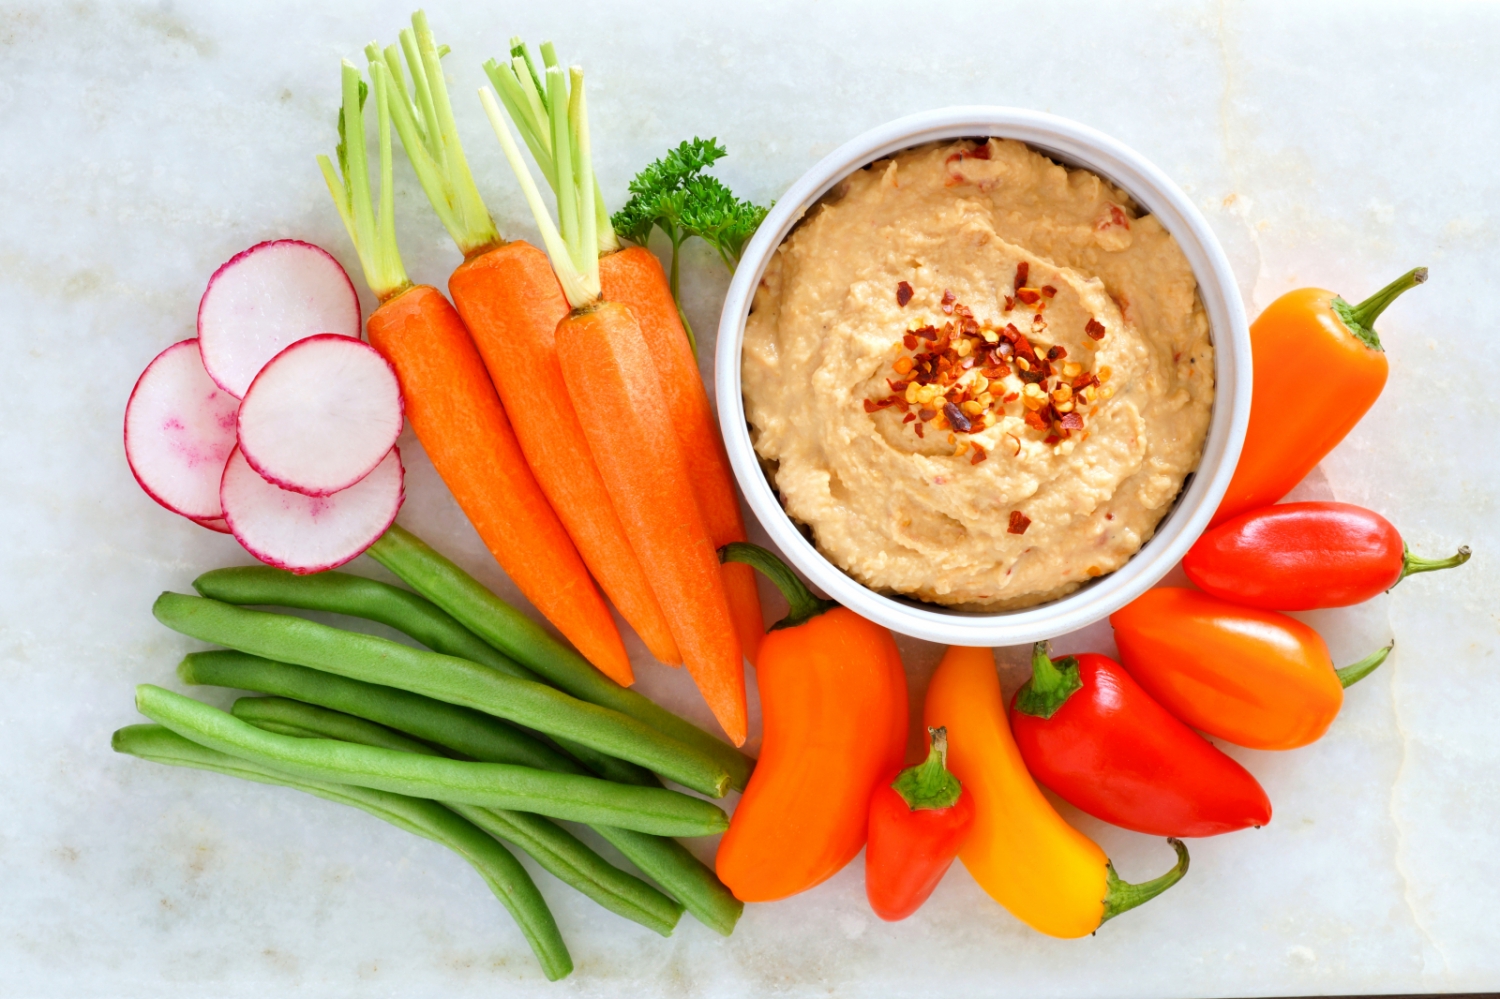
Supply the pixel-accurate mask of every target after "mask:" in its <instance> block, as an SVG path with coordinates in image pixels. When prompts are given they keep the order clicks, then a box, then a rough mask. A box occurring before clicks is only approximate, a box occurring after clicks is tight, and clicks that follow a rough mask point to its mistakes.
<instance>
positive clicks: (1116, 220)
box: [1094, 204, 1130, 232]
mask: <svg viewBox="0 0 1500 999" xmlns="http://www.w3.org/2000/svg"><path fill="white" fill-rule="evenodd" d="M1112 226H1118V227H1121V228H1125V229H1129V228H1130V219H1128V218H1127V217H1126V216H1125V209H1123V208H1121V207H1120V206H1119V205H1115V204H1111V205H1109V206H1108V207H1107V208H1106V209H1105V211H1104V212H1103V213H1102V214H1100V216H1099V219H1098V221H1096V222H1095V223H1094V228H1095V229H1098V230H1100V231H1101V232H1102V231H1103V230H1105V229H1108V228H1111V227H1112Z"/></svg>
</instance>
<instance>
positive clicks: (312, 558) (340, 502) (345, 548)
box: [219, 448, 405, 573]
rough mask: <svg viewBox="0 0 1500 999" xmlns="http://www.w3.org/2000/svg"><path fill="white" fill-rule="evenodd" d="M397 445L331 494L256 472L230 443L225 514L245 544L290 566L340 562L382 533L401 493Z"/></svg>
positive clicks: (312, 568)
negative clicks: (294, 487) (293, 487)
mask: <svg viewBox="0 0 1500 999" xmlns="http://www.w3.org/2000/svg"><path fill="white" fill-rule="evenodd" d="M402 476H403V472H402V468H401V452H400V451H399V450H397V449H396V448H391V449H390V451H389V453H387V454H386V456H385V458H384V459H382V460H381V462H380V463H379V464H378V465H376V466H375V470H374V471H372V472H371V473H370V474H369V475H367V476H365V477H364V478H363V479H361V480H360V481H359V482H357V483H355V484H354V485H352V486H350V487H349V488H348V489H345V490H343V491H341V492H337V493H334V494H333V495H332V496H304V495H303V494H302V493H294V492H292V491H290V490H288V489H281V488H279V487H277V486H274V485H272V484H271V483H269V482H267V481H266V480H265V479H263V478H261V477H260V475H259V474H258V473H257V472H256V471H255V469H253V468H251V467H250V463H249V462H247V461H246V460H245V457H244V455H243V454H242V453H241V452H240V451H239V450H238V449H236V450H235V452H234V453H233V454H232V455H230V456H229V463H228V464H227V465H226V466H225V467H224V482H223V484H222V485H221V486H220V490H219V492H220V495H221V496H222V497H223V501H224V517H225V519H226V520H228V521H229V528H230V530H231V531H233V532H234V536H235V538H236V539H237V540H238V541H239V543H240V544H242V545H244V546H245V550H246V551H248V552H249V553H250V554H251V555H254V556H255V557H256V558H258V559H260V560H261V561H262V562H265V563H266V564H268V565H274V566H276V567H277V568H280V569H290V570H291V571H292V572H295V573H309V572H321V571H323V570H324V569H332V568H335V567H336V566H340V565H343V564H344V563H345V562H347V561H349V560H350V559H352V558H354V557H355V556H356V555H359V554H360V553H361V552H363V551H364V550H365V549H366V548H368V547H370V546H371V545H372V544H374V543H375V541H376V540H377V539H378V538H379V537H380V536H381V535H382V534H384V533H385V530H386V528H388V527H390V526H391V524H392V523H394V522H395V520H396V513H397V511H399V510H400V509H401V501H402V500H403V499H405V492H404V490H403V488H402Z"/></svg>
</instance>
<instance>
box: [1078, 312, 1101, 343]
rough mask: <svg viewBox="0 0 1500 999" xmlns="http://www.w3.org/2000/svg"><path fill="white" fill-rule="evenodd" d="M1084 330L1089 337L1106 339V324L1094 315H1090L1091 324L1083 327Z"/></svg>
mask: <svg viewBox="0 0 1500 999" xmlns="http://www.w3.org/2000/svg"><path fill="white" fill-rule="evenodd" d="M1083 331H1084V332H1085V333H1087V334H1088V335H1089V338H1090V339H1092V340H1103V339H1104V334H1105V329H1104V324H1103V323H1101V322H1100V321H1099V320H1097V319H1095V318H1094V317H1093V316H1090V317H1089V324H1088V325H1087V326H1085V327H1084V328H1083Z"/></svg>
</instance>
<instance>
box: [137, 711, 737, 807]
mask: <svg viewBox="0 0 1500 999" xmlns="http://www.w3.org/2000/svg"><path fill="white" fill-rule="evenodd" d="M135 700H136V709H137V710H138V711H140V713H141V714H143V715H145V716H146V717H147V718H150V719H151V720H152V721H154V722H156V723H157V724H159V725H164V726H166V727H167V728H169V729H171V730H172V731H174V732H176V733H177V734H178V735H181V736H182V737H184V738H186V739H191V740H192V741H194V742H196V743H198V744H199V745H202V746H207V747H209V748H210V749H217V750H219V751H220V752H221V753H228V754H229V755H231V756H238V757H240V758H241V759H246V760H250V761H251V762H254V763H260V764H262V765H263V766H267V767H270V768H272V769H274V770H280V771H283V772H285V773H289V774H292V775H294V776H297V777H305V778H308V779H310V780H319V781H329V782H333V783H340V784H355V785H358V786H360V787H373V788H376V789H377V790H381V791H392V792H395V793H396V794H409V795H412V796H413V797H418V798H433V799H437V800H442V801H452V802H457V803H458V804H463V805H480V806H483V807H486V808H513V809H516V810H517V811H523V812H536V813H537V814H539V815H548V816H551V817H553V818H558V819H569V820H572V821H575V822H591V823H599V824H602V825H617V826H622V827H624V828H626V829H636V830H638V831H640V832H649V833H655V834H657V835H659V836H711V835H713V834H714V833H717V832H722V831H723V829H724V827H725V826H726V825H727V824H728V820H727V819H726V818H725V816H724V813H723V812H722V811H720V810H719V809H718V808H717V807H715V806H714V805H711V804H709V803H708V802H706V801H703V800H702V799H701V798H694V797H691V796H689V795H685V794H679V793H678V792H676V791H668V790H666V789H665V788H656V787H631V786H629V785H626V784H615V783H612V782H610V781H606V780H600V779H599V778H597V777H578V776H574V775H572V774H558V773H549V772H547V771H545V770H534V769H532V768H530V767H517V766H512V765H510V764H505V763H468V762H464V761H460V760H448V759H438V758H432V759H429V758H426V757H417V756H413V755H411V754H410V753H402V752H396V751H393V750H389V749H377V748H374V747H371V746H355V745H351V744H349V743H343V742H335V741H333V740H331V739H298V738H294V737H291V736H283V735H276V734H274V733H271V732H265V731H262V730H261V729H258V728H256V727H255V726H253V725H249V724H247V723H245V722H242V721H240V720H239V719H238V718H235V717H233V716H232V715H230V714H228V713H227V712H224V711H220V710H219V709H218V708H214V707H210V706H209V705H207V704H202V703H199V702H198V701H195V700H193V699H192V698H189V697H183V696H182V695H181V694H174V693H172V692H171V691H170V690H164V689H162V688H161V687H157V686H153V685H152V684H149V683H143V684H140V685H139V686H137V687H136V698H135Z"/></svg>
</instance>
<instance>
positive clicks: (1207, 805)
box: [1010, 642, 1271, 837]
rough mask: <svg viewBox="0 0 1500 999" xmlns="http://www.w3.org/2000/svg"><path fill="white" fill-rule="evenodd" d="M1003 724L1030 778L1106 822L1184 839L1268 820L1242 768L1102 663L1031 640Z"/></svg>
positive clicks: (1266, 802)
mask: <svg viewBox="0 0 1500 999" xmlns="http://www.w3.org/2000/svg"><path fill="white" fill-rule="evenodd" d="M1010 724H1011V727H1012V730H1013V731H1014V733H1015V739H1016V745H1017V746H1018V747H1019V748H1020V750H1021V758H1022V759H1023V760H1025V761H1026V769H1027V770H1030V771H1031V775H1032V776H1033V777H1035V778H1036V779H1037V780H1038V781H1039V782H1041V783H1042V784H1043V785H1045V786H1046V787H1048V788H1050V789H1051V790H1052V791H1053V792H1055V793H1056V794H1057V795H1058V796H1059V797H1061V798H1062V799H1063V800H1064V801H1066V802H1068V803H1069V804H1071V805H1073V806H1075V807H1077V808H1080V809H1082V810H1083V811H1085V812H1088V813H1089V814H1090V815H1092V816H1094V817H1095V818H1099V819H1103V820H1104V821H1105V822H1109V823H1112V824H1114V825H1117V826H1123V827H1124V828H1126V829H1133V830H1135V831H1136V832H1141V833H1149V834H1151V835H1153V836H1178V837H1182V836H1216V835H1218V834H1219V833H1226V832H1232V831H1234V830H1236V829H1244V828H1246V827H1248V826H1255V827H1257V828H1258V827H1260V826H1263V825H1265V824H1266V823H1267V822H1270V821H1271V801H1270V799H1269V798H1267V797H1266V792H1265V790H1264V789H1263V788H1262V787H1261V786H1260V783H1259V782H1258V781H1257V780H1256V779H1255V778H1254V777H1252V776H1251V775H1250V772H1249V771H1247V770H1246V769H1245V768H1244V767H1242V766H1240V765H1239V764H1238V763H1236V762H1235V761H1234V760H1232V759H1230V758H1229V757H1228V756H1225V755H1224V754H1223V753H1222V752H1220V751H1219V750H1218V749H1217V748H1215V747H1214V746H1213V744H1212V743H1210V742H1209V741H1208V740H1207V739H1205V738H1203V737H1202V736H1201V735H1199V734H1198V733H1197V732H1194V731H1193V730H1192V729H1190V728H1188V727H1187V726H1186V725H1184V724H1183V723H1182V722H1180V721H1178V720H1177V719H1176V718H1174V717H1173V716H1172V714H1171V713H1170V712H1169V711H1167V709H1166V708H1163V707H1162V706H1161V705H1160V704H1157V703H1156V701H1154V700H1152V699H1151V695H1150V694H1148V693H1146V691H1145V690H1143V689H1142V688H1141V685H1140V684H1139V683H1137V682H1136V681H1135V680H1134V679H1132V677H1131V675H1130V674H1129V673H1127V672H1126V671H1125V670H1124V669H1123V668H1121V666H1120V665H1119V664H1118V663H1116V662H1115V661H1113V660H1112V659H1109V658H1107V657H1105V656H1101V655H1095V654H1093V653H1084V654H1083V655H1079V656H1062V657H1059V658H1056V659H1053V658H1051V657H1050V655H1049V653H1048V650H1047V643H1046V642H1038V643H1037V644H1036V645H1035V646H1034V647H1033V648H1032V651H1031V679H1030V680H1027V681H1026V683H1025V684H1023V685H1022V686H1021V689H1020V690H1018V691H1016V695H1015V696H1014V697H1013V698H1011V702H1010Z"/></svg>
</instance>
